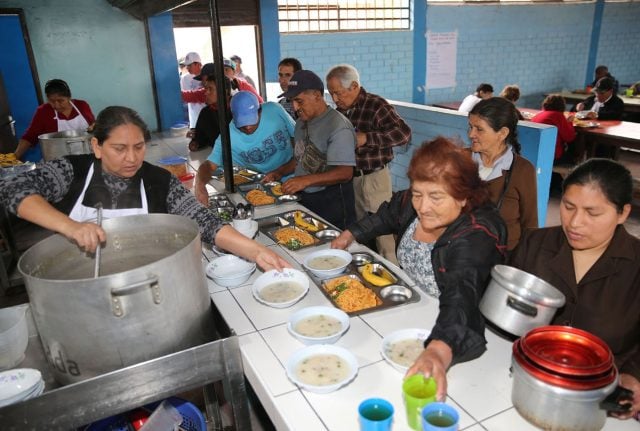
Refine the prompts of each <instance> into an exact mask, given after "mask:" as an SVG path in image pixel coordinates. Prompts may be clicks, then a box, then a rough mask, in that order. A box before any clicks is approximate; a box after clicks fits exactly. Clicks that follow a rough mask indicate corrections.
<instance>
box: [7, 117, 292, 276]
mask: <svg viewBox="0 0 640 431" xmlns="http://www.w3.org/2000/svg"><path fill="white" fill-rule="evenodd" d="M93 134H94V137H93V138H92V139H91V146H92V148H93V153H94V154H83V155H74V156H65V157H63V158H60V159H55V160H51V161H49V162H47V163H45V164H44V165H43V166H42V167H41V168H39V169H36V170H34V171H31V172H27V173H24V174H21V175H17V176H15V177H11V178H8V179H4V180H2V181H0V204H1V205H4V206H5V207H6V208H7V209H8V210H9V211H11V212H12V213H14V214H17V215H18V216H19V217H21V218H23V219H25V220H28V221H30V222H32V223H35V224H37V225H39V226H42V227H44V228H46V229H49V230H52V231H54V232H57V233H60V234H62V235H64V236H66V237H67V238H68V239H69V240H71V241H74V242H75V243H77V244H78V246H79V247H81V248H82V249H85V250H87V251H89V252H93V251H95V249H96V247H97V246H98V244H99V243H101V242H104V241H105V240H106V235H105V232H104V230H103V229H102V228H101V227H100V226H98V225H97V224H95V223H94V222H93V220H95V219H96V214H97V210H96V206H97V205H102V207H103V216H104V217H105V218H113V217H120V216H126V215H134V214H148V213H169V214H177V215H182V216H186V217H189V218H191V219H193V220H195V221H196V222H197V223H198V226H199V227H200V233H201V237H202V240H203V241H204V242H207V243H214V242H215V244H216V245H217V246H218V247H220V248H223V249H226V250H229V251H230V252H232V253H234V254H237V255H240V256H242V257H244V258H246V259H250V260H252V261H255V262H256V263H258V264H259V265H260V266H261V267H262V268H264V269H271V268H277V269H281V268H282V267H284V266H289V264H288V263H287V262H285V261H284V260H282V259H281V258H280V257H279V256H278V255H277V254H276V253H274V252H273V251H271V250H269V249H267V248H266V247H265V246H263V245H261V244H258V243H257V242H255V241H253V240H250V239H249V238H247V237H245V236H244V235H242V234H240V233H239V232H237V231H236V230H234V229H233V228H232V227H231V226H228V225H223V224H222V222H221V220H220V219H218V218H217V216H216V215H215V214H214V213H213V212H212V211H211V210H209V209H208V208H207V207H205V206H203V205H202V204H200V203H199V202H198V201H197V200H196V198H195V196H194V195H193V194H192V193H191V192H190V191H189V190H187V189H186V188H184V186H183V185H182V184H181V183H180V180H178V178H176V177H175V176H174V175H172V174H170V173H169V171H166V170H164V169H162V168H160V167H157V166H154V165H151V164H149V163H146V162H145V161H144V155H145V151H146V143H145V136H147V135H148V134H149V131H148V129H147V126H146V124H145V123H144V122H143V121H142V119H141V118H140V116H139V115H138V114H137V113H136V112H135V111H133V110H132V109H130V108H126V107H123V106H111V107H108V108H105V109H104V110H103V111H102V112H100V114H99V115H98V119H97V121H96V124H95V128H94V130H93Z"/></svg>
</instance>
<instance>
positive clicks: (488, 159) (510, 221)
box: [468, 97, 538, 250]
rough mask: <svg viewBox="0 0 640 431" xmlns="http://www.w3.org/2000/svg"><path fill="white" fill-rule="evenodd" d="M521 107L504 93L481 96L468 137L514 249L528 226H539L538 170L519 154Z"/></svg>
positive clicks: (470, 123)
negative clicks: (505, 96) (485, 97)
mask: <svg viewBox="0 0 640 431" xmlns="http://www.w3.org/2000/svg"><path fill="white" fill-rule="evenodd" d="M517 127H518V111H517V110H516V108H515V106H514V105H513V103H511V102H509V101H508V100H506V99H503V98H501V97H493V98H491V99H487V100H482V101H480V102H478V104H477V105H476V106H474V107H473V109H472V110H471V112H470V113H469V131H468V135H469V140H470V141H471V151H472V152H473V156H472V157H473V160H474V161H475V162H476V163H477V164H478V171H479V173H480V178H482V179H483V180H485V181H487V182H488V183H489V194H490V196H491V201H492V202H493V203H494V204H495V205H496V207H498V210H500V215H501V216H502V218H503V219H504V221H505V223H506V224H507V231H508V233H509V235H508V243H507V248H508V249H509V250H512V249H513V248H514V247H515V246H516V245H517V244H518V241H519V240H520V236H521V235H522V231H524V230H525V229H526V228H531V227H538V202H537V198H538V196H537V193H536V172H535V169H534V168H533V165H532V164H531V163H530V162H529V161H528V160H527V159H525V158H523V157H522V156H520V143H519V142H518V129H517Z"/></svg>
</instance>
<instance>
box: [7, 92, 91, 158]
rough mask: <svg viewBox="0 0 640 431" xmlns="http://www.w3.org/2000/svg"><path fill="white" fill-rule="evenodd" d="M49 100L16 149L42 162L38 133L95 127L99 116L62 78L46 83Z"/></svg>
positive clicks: (26, 156)
mask: <svg viewBox="0 0 640 431" xmlns="http://www.w3.org/2000/svg"><path fill="white" fill-rule="evenodd" d="M44 94H45V95H46V96H47V103H43V104H42V105H40V106H38V109H36V112H35V114H33V118H32V119H31V124H29V127H28V128H27V130H26V131H25V132H24V134H23V135H22V138H20V142H18V147H17V148H16V150H15V154H16V157H17V158H18V159H21V160H22V159H24V160H26V161H31V162H39V161H40V159H42V153H41V151H40V144H39V143H38V136H40V135H43V134H45V133H53V132H62V131H65V130H89V131H90V130H91V128H92V127H93V123H95V121H96V120H95V116H94V115H93V112H91V107H90V106H89V104H88V103H87V102H85V101H84V100H79V99H72V98H71V89H70V88H69V84H67V83H66V82H65V81H63V80H62V79H51V80H49V81H47V83H46V84H45V85H44Z"/></svg>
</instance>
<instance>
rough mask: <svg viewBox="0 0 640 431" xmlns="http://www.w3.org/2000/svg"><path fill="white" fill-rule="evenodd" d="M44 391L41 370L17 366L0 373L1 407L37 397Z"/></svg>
mask: <svg viewBox="0 0 640 431" xmlns="http://www.w3.org/2000/svg"><path fill="white" fill-rule="evenodd" d="M43 391H44V380H42V374H40V371H38V370H35V369H33V368H16V369H13V370H8V371H3V372H1V373H0V407H4V406H8V405H9V404H14V403H17V402H20V401H24V400H28V399H30V398H35V397H37V396H38V395H40V394H41V393H42V392H43Z"/></svg>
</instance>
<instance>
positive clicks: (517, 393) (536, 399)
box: [511, 360, 618, 431]
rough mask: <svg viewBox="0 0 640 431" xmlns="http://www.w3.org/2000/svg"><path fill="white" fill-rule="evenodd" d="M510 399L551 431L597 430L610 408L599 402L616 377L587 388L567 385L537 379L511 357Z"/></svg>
mask: <svg viewBox="0 0 640 431" xmlns="http://www.w3.org/2000/svg"><path fill="white" fill-rule="evenodd" d="M512 370H513V371H512V373H513V386H512V391H511V402H512V403H513V405H514V407H515V408H516V410H517V411H518V413H520V415H521V416H522V417H524V418H525V419H527V420H528V421H529V422H531V423H533V424H534V425H536V426H538V427H540V428H542V429H544V430H549V431H556V430H558V431H559V430H562V431H597V430H600V429H602V427H603V426H604V423H605V421H606V419H607V412H606V411H605V410H602V409H600V403H601V402H602V401H603V400H604V399H605V398H606V397H607V396H608V395H609V394H611V393H612V392H613V391H614V390H615V388H616V386H617V384H618V379H617V376H616V379H615V380H614V381H613V382H612V383H610V384H609V385H607V386H604V387H602V388H597V389H591V390H586V391H580V390H573V389H565V388H561V387H557V386H554V385H551V384H549V383H546V382H543V381H541V380H539V379H536V378H535V377H533V376H532V375H530V374H528V373H527V372H526V371H524V370H523V369H522V367H521V366H520V364H519V363H518V362H517V361H516V360H512Z"/></svg>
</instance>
